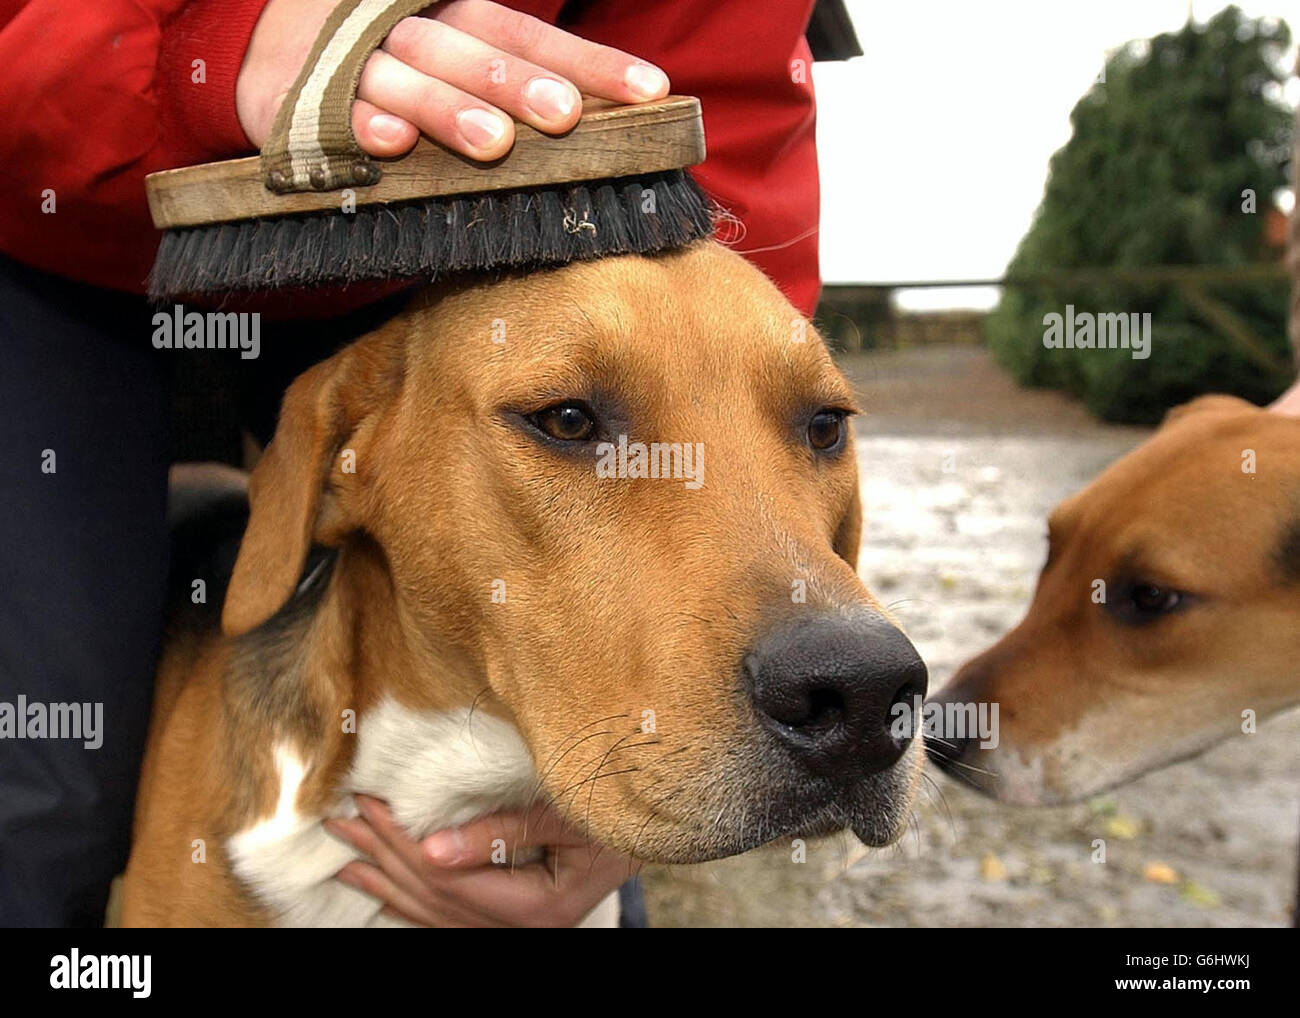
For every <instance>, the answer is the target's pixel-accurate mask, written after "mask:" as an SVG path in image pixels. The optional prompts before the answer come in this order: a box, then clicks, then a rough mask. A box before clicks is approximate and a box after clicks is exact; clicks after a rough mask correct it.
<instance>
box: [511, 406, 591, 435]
mask: <svg viewBox="0 0 1300 1018" xmlns="http://www.w3.org/2000/svg"><path fill="white" fill-rule="evenodd" d="M528 419H529V420H530V421H532V422H533V424H534V426H536V427H537V429H538V430H539V431H541V432H542V433H543V434H545V435H549V436H550V437H551V438H553V439H555V440H556V441H558V442H585V441H586V440H587V439H589V438H590V437H591V436H592V434H594V433H595V430H596V421H595V419H594V418H593V417H592V416H591V411H589V410H588V409H587V408H586V407H585V406H583V405H582V404H581V403H557V404H556V405H555V406H551V407H547V408H546V409H545V410H538V411H537V413H535V414H530V415H529V417H528Z"/></svg>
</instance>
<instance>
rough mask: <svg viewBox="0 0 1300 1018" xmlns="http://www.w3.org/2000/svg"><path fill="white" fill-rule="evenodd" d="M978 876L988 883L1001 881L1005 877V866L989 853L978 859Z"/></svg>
mask: <svg viewBox="0 0 1300 1018" xmlns="http://www.w3.org/2000/svg"><path fill="white" fill-rule="evenodd" d="M980 876H981V877H983V878H984V879H985V880H987V881H989V882H990V883H1001V882H1002V881H1003V880H1006V879H1007V868H1006V866H1004V865H1003V864H1002V860H1001V859H999V858H998V857H997V856H996V855H993V854H992V853H990V854H988V855H986V856H985V857H984V858H983V859H981V860H980Z"/></svg>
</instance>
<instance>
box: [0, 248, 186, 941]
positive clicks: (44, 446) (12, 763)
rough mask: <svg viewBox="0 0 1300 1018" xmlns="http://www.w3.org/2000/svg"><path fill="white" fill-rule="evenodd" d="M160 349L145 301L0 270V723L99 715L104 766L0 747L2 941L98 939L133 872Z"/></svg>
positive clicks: (163, 425)
mask: <svg viewBox="0 0 1300 1018" xmlns="http://www.w3.org/2000/svg"><path fill="white" fill-rule="evenodd" d="M150 334H151V331H150V317H149V313H148V309H147V307H146V304H145V302H144V301H143V300H140V299H134V298H128V297H123V296H120V295H116V294H106V293H104V292H102V291H97V290H94V289H91V288H88V287H82V286H78V285H76V284H73V283H69V282H66V281H64V280H57V279H54V278H52V277H48V276H43V275H41V274H39V273H36V272H32V271H30V270H28V269H25V268H23V267H20V266H18V265H16V264H15V263H13V262H10V261H7V260H0V423H2V424H3V430H2V431H0V441H2V442H3V444H4V448H3V451H0V711H3V710H4V707H3V705H4V704H11V705H14V708H15V709H16V707H17V705H18V698H19V696H20V695H23V696H25V697H26V699H27V701H28V703H29V704H30V703H33V702H35V703H39V704H42V705H45V704H51V703H68V704H83V703H89V704H102V712H103V713H102V725H101V728H102V730H101V731H100V732H99V736H100V737H102V739H103V743H102V745H101V746H100V747H99V748H98V749H87V748H85V747H84V744H83V740H75V739H51V738H42V739H31V738H28V739H21V740H20V739H17V738H14V737H13V735H15V734H17V733H16V732H10V733H8V734H7V737H4V738H0V924H3V925H7V926H97V925H101V924H102V923H103V919H104V907H105V902H106V900H107V897H108V888H109V883H110V881H111V880H112V878H113V876H114V875H115V874H117V873H119V872H121V870H122V867H123V866H124V864H125V862H126V855H127V848H128V843H129V837H130V824H131V810H132V803H133V801H134V799H135V786H136V780H137V778H138V776H139V767H140V755H141V750H142V748H143V741H144V735H145V729H146V725H147V724H148V718H149V704H150V696H151V691H152V688H153V672H154V659H155V656H156V652H157V647H158V639H159V633H160V628H161V621H162V614H163V597H164V590H165V586H166V571H167V539H166V530H165V527H164V508H165V499H166V482H167V458H168V439H167V401H166V392H167V386H166V378H165V366H164V365H163V364H162V363H160V360H159V357H158V355H157V354H156V353H155V351H154V350H153V349H152V348H151V345H150V342H149V337H150ZM47 450H48V452H47ZM51 467H52V468H53V469H52V470H51ZM43 468H44V469H43ZM47 471H48V472H47ZM10 717H11V721H12V720H14V719H13V718H12V715H11V716H10ZM91 717H92V723H93V713H92V715H91ZM2 720H3V719H0V721H2ZM22 723H23V721H22V719H17V725H18V726H19V727H21V726H22ZM2 730H3V729H2V728H0V731H2ZM47 734H53V733H47Z"/></svg>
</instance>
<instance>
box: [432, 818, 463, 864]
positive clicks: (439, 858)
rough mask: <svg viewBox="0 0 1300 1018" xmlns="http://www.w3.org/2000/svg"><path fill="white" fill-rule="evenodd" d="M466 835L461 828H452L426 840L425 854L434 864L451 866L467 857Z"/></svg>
mask: <svg viewBox="0 0 1300 1018" xmlns="http://www.w3.org/2000/svg"><path fill="white" fill-rule="evenodd" d="M465 847H466V846H465V835H464V834H462V833H461V830H460V828H459V827H452V828H449V829H448V830H445V831H439V832H438V833H437V834H431V835H429V837H427V838H425V839H424V854H425V855H427V856H428V857H429V858H430V859H431V860H432V861H433V862H436V863H438V864H439V865H442V866H450V865H452V864H453V863H457V862H460V860H461V859H462V858H463V857H464V856H465Z"/></svg>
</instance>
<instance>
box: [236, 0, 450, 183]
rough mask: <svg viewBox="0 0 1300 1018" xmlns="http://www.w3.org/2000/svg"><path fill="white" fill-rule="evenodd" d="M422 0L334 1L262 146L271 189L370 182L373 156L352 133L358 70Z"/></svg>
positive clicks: (375, 167)
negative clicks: (367, 152)
mask: <svg viewBox="0 0 1300 1018" xmlns="http://www.w3.org/2000/svg"><path fill="white" fill-rule="evenodd" d="M428 6H430V4H429V0H342V2H341V3H340V4H339V5H338V6H337V7H335V8H334V10H333V12H332V13H331V14H330V16H329V19H328V20H327V21H326V22H325V26H324V27H323V28H322V29H321V31H320V35H318V36H317V37H316V43H315V45H314V46H313V47H312V51H311V54H310V56H308V57H307V62H306V63H305V64H304V65H303V68H302V70H301V71H300V72H299V73H298V79H297V80H296V81H295V82H294V83H293V87H292V88H291V89H290V90H289V92H288V94H287V95H286V96H285V99H284V103H283V104H282V105H281V106H280V112H279V113H277V114H276V117H275V123H274V124H272V126H271V134H270V136H269V137H268V138H267V139H266V144H264V145H263V146H262V167H261V168H262V181H263V183H265V184H266V186H267V188H268V189H269V190H271V191H274V192H276V193H277V194H288V193H291V192H294V191H331V190H334V189H336V188H341V187H365V186H368V185H370V184H377V183H378V182H379V178H380V176H381V174H380V170H379V164H378V163H376V162H375V161H374V160H373V159H372V158H371V157H370V156H369V155H367V154H366V153H365V152H364V151H362V148H361V146H360V145H358V144H357V139H356V137H355V136H354V135H353V133H352V102H353V100H354V99H355V98H356V94H357V86H358V85H359V84H360V82H361V71H362V69H363V68H364V67H365V65H366V61H367V60H368V59H369V58H370V54H371V53H373V52H374V51H375V50H377V49H378V48H379V46H380V44H382V43H383V41H384V39H385V37H386V36H387V35H388V33H389V32H391V31H392V30H393V29H394V28H395V27H396V25H397V23H398V22H399V21H401V20H402V19H403V18H409V17H411V16H412V15H414V14H418V13H419V12H420V11H422V10H424V9H425V8H426V7H428Z"/></svg>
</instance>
